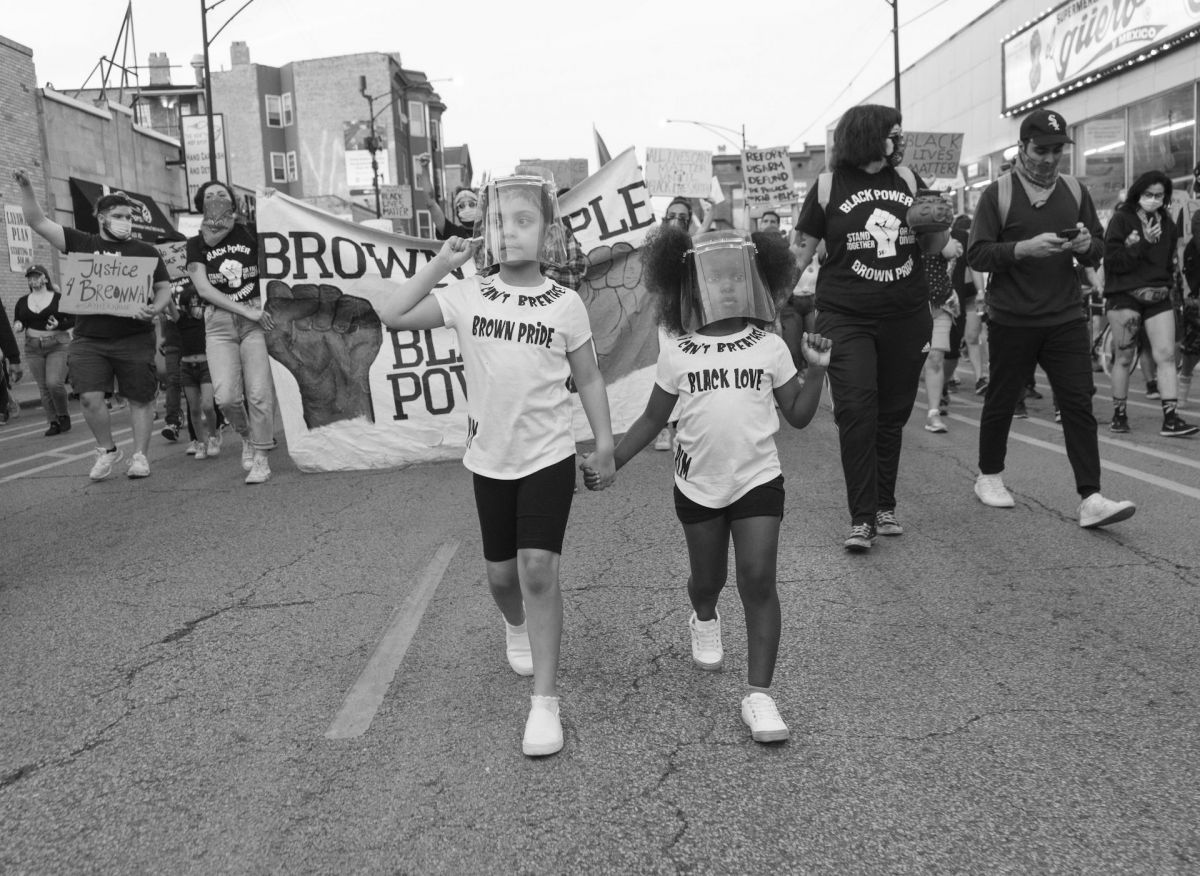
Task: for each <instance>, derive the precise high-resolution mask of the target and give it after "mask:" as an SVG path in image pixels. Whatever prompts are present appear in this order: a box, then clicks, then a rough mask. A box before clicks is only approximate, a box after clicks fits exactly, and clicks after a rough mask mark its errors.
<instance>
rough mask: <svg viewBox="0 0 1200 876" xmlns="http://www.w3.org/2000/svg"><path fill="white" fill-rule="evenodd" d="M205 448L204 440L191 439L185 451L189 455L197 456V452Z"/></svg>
mask: <svg viewBox="0 0 1200 876" xmlns="http://www.w3.org/2000/svg"><path fill="white" fill-rule="evenodd" d="M203 449H204V442H202V441H189V442H188V446H187V450H185V451H184V453H186V454H187V455H188V456H195V455H196V453H197V452H199V451H200V450H203Z"/></svg>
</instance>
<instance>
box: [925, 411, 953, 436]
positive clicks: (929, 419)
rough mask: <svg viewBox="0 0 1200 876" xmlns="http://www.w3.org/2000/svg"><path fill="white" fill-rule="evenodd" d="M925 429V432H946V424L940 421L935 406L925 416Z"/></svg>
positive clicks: (940, 418)
mask: <svg viewBox="0 0 1200 876" xmlns="http://www.w3.org/2000/svg"><path fill="white" fill-rule="evenodd" d="M925 431H926V432H946V431H949V430H948V429H946V424H945V423H943V422H942V417H941V414H940V413H939V411H938V409H937V408H934V409H933V410H932V411H930V412H929V413H928V414H927V415H926V416H925Z"/></svg>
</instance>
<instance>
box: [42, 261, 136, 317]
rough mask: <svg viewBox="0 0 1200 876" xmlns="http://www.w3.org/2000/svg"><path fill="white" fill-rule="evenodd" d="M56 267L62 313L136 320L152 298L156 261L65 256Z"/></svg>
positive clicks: (59, 306)
mask: <svg viewBox="0 0 1200 876" xmlns="http://www.w3.org/2000/svg"><path fill="white" fill-rule="evenodd" d="M59 264H60V265H61V268H62V283H61V285H62V300H61V301H60V302H59V305H58V309H59V310H61V311H62V312H63V313H76V314H87V315H93V314H104V315H106V316H132V317H136V316H137V315H138V312H139V311H140V310H141V309H142V308H143V307H145V306H146V305H147V304H149V303H150V302H151V300H152V299H153V297H154V269H155V268H156V267H158V259H152V258H140V257H137V256H120V255H104V254H103V253H95V252H69V253H67V254H66V255H65V256H63V259H62V261H61V262H60V263H59Z"/></svg>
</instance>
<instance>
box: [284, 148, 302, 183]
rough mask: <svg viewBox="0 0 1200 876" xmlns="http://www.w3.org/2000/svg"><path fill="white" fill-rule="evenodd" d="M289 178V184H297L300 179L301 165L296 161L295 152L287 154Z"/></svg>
mask: <svg viewBox="0 0 1200 876" xmlns="http://www.w3.org/2000/svg"><path fill="white" fill-rule="evenodd" d="M287 178H288V182H295V181H296V180H298V179H300V164H299V162H297V161H296V153H295V152H289V153H288V154H287Z"/></svg>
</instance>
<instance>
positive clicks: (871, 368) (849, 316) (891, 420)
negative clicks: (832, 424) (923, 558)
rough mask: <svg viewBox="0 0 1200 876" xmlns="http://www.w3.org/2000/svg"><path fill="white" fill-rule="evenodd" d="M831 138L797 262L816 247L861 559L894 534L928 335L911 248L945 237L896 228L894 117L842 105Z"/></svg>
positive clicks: (822, 324)
mask: <svg viewBox="0 0 1200 876" xmlns="http://www.w3.org/2000/svg"><path fill="white" fill-rule="evenodd" d="M833 136H834V157H833V172H832V173H831V174H822V175H821V177H822V178H819V179H818V182H817V186H815V187H814V188H812V189H811V190H810V191H809V193H808V197H807V198H806V199H805V201H804V206H803V208H801V210H800V218H799V220H798V222H797V228H798V230H799V241H798V246H797V251H798V256H797V265H798V267H799V269H800V270H801V271H803V270H804V269H805V268H807V267H808V265H809V263H810V262H811V261H812V258H813V254H814V253H815V252H816V249H817V246H818V244H819V243H820V242H821V241H824V242H825V249H826V260H825V262H824V264H823V265H822V267H821V272H820V273H819V274H818V275H817V300H816V306H817V322H816V329H817V331H818V332H820V333H821V334H822V335H824V336H825V337H827V338H829V339H830V340H831V341H832V342H833V358H832V359H831V360H830V363H829V385H830V389H831V391H832V394H833V404H834V419H835V420H836V421H837V426H838V440H839V441H840V443H841V454H842V473H843V475H844V477H845V480H846V494H847V501H848V504H849V506H850V533H849V536H848V537H847V538H846V541H845V547H846V550H848V551H854V552H864V551H867V550H869V549H870V548H871V545H872V544H874V542H875V536H876V534H879V535H901V534H902V533H903V532H904V529H903V527H902V526H901V525H900V523H899V521H897V519H896V474H897V471H898V470H899V467H900V439H901V434H902V432H903V430H904V424H905V423H906V422H907V421H908V416H909V414H910V413H912V408H913V402H914V401H915V400H916V397H917V388H918V385H919V381H920V377H921V369H922V365H923V364H924V361H925V353H926V351H928V349H929V342H930V335H931V333H932V318H931V316H930V313H929V306H928V304H927V297H928V291H927V288H926V283H925V268H924V265H923V260H922V258H921V251H922V249H925V250H933V251H936V250H938V249H941V248H942V247H943V246H945V244H946V240H947V239H948V234H947V233H946V232H944V231H943V232H930V233H929V234H927V235H922V236H921V239H920V241H918V234H917V233H916V232H915V231H914V230H913V229H911V228H909V226H908V224H907V211H908V208H909V206H910V205H911V204H912V203H913V196H914V195H916V194H917V191H918V189H919V188H921V187H922V186H923V183H922V182H921V179H920V177H918V176H917V175H916V174H914V173H913V172H912V171H911V170H909V169H908V168H905V167H900V166H899V164H900V161H901V159H902V158H903V154H904V152H903V149H904V135H903V134H902V133H901V127H900V113H899V111H898V110H895V109H893V108H891V107H886V106H877V105H866V106H856V107H852V108H851V109H849V110H848V111H847V112H846V114H845V115H844V116H842V118H841V121H839V122H838V125H837V129H836V130H835V131H834V135H833Z"/></svg>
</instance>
